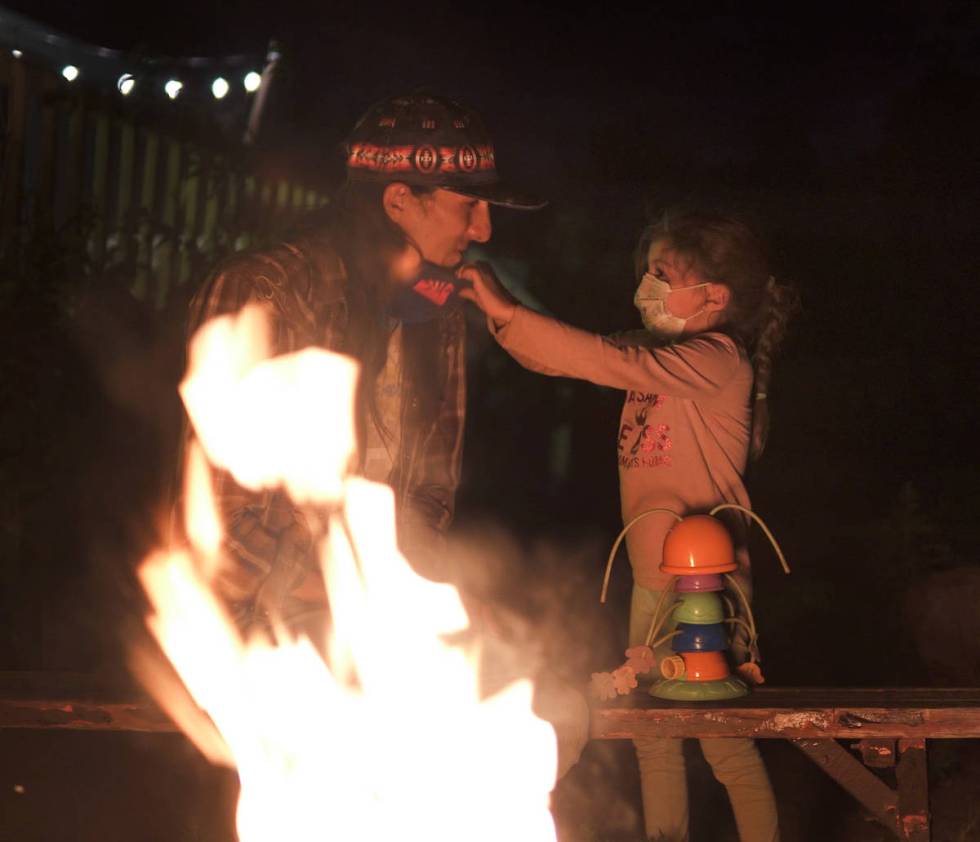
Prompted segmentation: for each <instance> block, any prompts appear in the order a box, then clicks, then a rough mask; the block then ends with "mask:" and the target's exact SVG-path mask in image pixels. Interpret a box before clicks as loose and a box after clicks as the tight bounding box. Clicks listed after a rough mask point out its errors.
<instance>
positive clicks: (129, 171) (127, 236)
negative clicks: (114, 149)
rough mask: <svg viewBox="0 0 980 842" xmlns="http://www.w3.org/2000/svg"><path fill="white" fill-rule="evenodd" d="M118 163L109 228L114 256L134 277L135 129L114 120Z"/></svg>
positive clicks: (127, 123) (121, 121)
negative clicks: (114, 238)
mask: <svg viewBox="0 0 980 842" xmlns="http://www.w3.org/2000/svg"><path fill="white" fill-rule="evenodd" d="M116 131H117V133H118V138H119V145H118V164H117V174H118V176H117V180H116V187H115V191H114V192H115V197H114V206H115V212H114V213H113V220H112V229H111V231H110V234H115V235H116V236H117V238H118V252H117V257H118V259H120V260H121V261H122V262H123V263H124V264H125V265H126V266H127V267H128V268H127V271H128V272H130V273H132V275H133V276H135V271H134V270H135V264H136V219H135V216H134V214H133V213H132V210H131V209H132V205H133V193H134V192H135V188H134V184H135V181H136V177H135V175H136V129H135V127H134V126H133V124H132V123H130V122H129V121H128V120H126V121H123V120H120V121H117V123H116Z"/></svg>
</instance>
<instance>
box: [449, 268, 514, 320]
mask: <svg viewBox="0 0 980 842" xmlns="http://www.w3.org/2000/svg"><path fill="white" fill-rule="evenodd" d="M456 274H457V276H458V277H460V278H463V279H464V280H467V281H469V282H470V283H471V284H472V285H473V286H472V287H463V288H462V289H461V290H460V291H459V297H460V298H465V299H466V300H467V301H472V302H473V303H474V304H476V306H477V307H479V308H480V309H481V310H482V311H483V312H484V313H486V314H487V316H488V317H489V318H490V319H492V320H493V323H494V324H495V325H496V326H497V327H498V328H501V327H504V326H506V325H507V324H509V323H510V320H511V319H512V318H514V312H515V311H516V310H517V302H516V301H515V300H514V299H513V298H512V297H511V295H510V294H509V293H508V292H507V291H506V290H505V289H504V288H503V287H502V286H501V284H500V281H498V280H497V277H496V275H494V274H493V269H491V268H490V265H489V264H487V263H483V262H482V261H481V262H480V263H467V264H466V265H464V266H461V267H460V269H459V270H458V271H457V272H456Z"/></svg>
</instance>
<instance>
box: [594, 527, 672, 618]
mask: <svg viewBox="0 0 980 842" xmlns="http://www.w3.org/2000/svg"><path fill="white" fill-rule="evenodd" d="M654 512H664V513H665V514H668V515H673V516H674V517H675V518H677V521H678V522H680V521H682V520H684V518H682V517H681V516H680V515H679V514H677V512H674V511H671V510H670V509H647V510H646V511H644V512H640V513H639V514H638V515H637V516H636V517H634V518H633V519H632V520H631V521H630V522H629V523H627V524H626V526H624V527H623V529H622V531H621V532H620V533H619V535H617V536H616V541H615V543H614V544H613V545H612V549H611V550H610V551H609V559H608V561H606V574H605V576H603V577H602V593H601V594H600V595H599V602H602V603H604V602H605V601H606V592H607V591H608V590H609V576H610V574H611V573H612V566H613V559H615V558H616V550H618V549H619V545H620V544H621V543H623V538H625V537H626V533H627V532H629V531H630V529H632V528H633V524H635V523H636V522H637V521H640V520H643V518H645V517H646V516H647V515H652V514H653V513H654Z"/></svg>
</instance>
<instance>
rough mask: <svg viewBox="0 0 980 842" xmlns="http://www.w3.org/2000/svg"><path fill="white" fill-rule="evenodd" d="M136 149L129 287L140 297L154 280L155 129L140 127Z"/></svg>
mask: <svg viewBox="0 0 980 842" xmlns="http://www.w3.org/2000/svg"><path fill="white" fill-rule="evenodd" d="M138 148H139V151H140V154H139V158H140V163H139V168H138V174H137V179H138V180H139V197H138V199H137V202H138V205H139V207H138V210H137V211H136V213H135V214H134V216H135V218H136V226H137V227H136V231H135V240H136V257H135V262H136V271H135V273H134V276H133V284H132V287H131V290H132V293H133V295H134V296H135V297H136V298H138V299H139V300H141V301H142V300H143V299H145V298H146V297H147V296H148V295H149V294H150V288H151V280H153V279H154V269H153V237H154V235H155V234H156V225H155V224H154V222H155V219H156V216H155V214H154V209H155V208H156V197H157V189H156V188H157V178H158V175H157V173H158V163H157V162H158V160H159V152H160V138H159V136H158V135H157V133H156V132H154V131H152V130H150V129H146V128H142V127H141V128H140V131H139V143H138Z"/></svg>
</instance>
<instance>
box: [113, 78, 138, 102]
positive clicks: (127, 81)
mask: <svg viewBox="0 0 980 842" xmlns="http://www.w3.org/2000/svg"><path fill="white" fill-rule="evenodd" d="M135 86H136V77H135V76H133V74H132V73H123V75H122V76H120V77H119V79H118V80H117V81H116V88H117V89H118V91H119V93H121V94H122V95H123V96H129V94H130V92H131V91H132V90H133V88H134V87H135Z"/></svg>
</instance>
